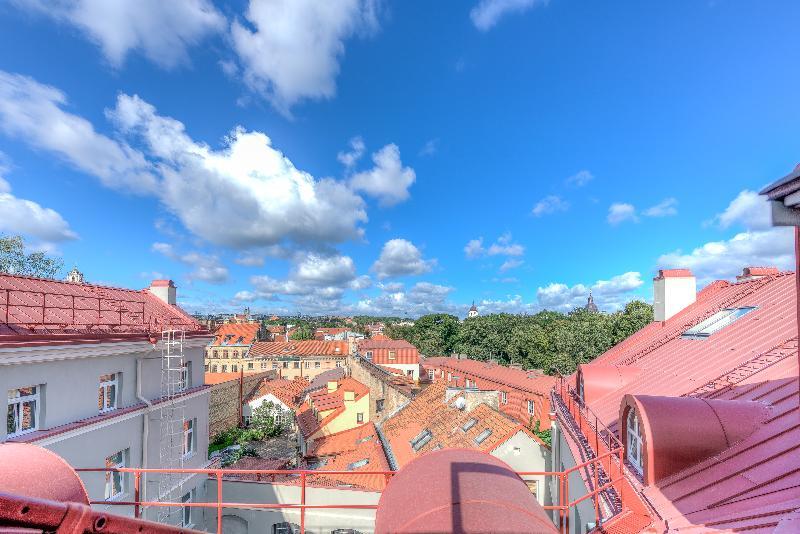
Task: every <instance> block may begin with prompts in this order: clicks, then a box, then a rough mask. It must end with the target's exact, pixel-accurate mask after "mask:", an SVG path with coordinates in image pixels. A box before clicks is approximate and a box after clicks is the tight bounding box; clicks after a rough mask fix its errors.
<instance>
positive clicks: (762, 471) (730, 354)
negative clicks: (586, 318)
mask: <svg viewBox="0 0 800 534" xmlns="http://www.w3.org/2000/svg"><path fill="white" fill-rule="evenodd" d="M745 306H754V307H755V309H754V310H753V311H751V312H749V313H747V314H746V315H743V316H741V317H740V318H739V319H737V320H736V321H734V322H732V323H730V324H728V325H727V326H725V327H724V328H722V329H720V330H718V331H716V332H714V333H712V334H711V335H709V336H708V337H706V338H704V339H688V338H683V337H681V334H682V333H683V332H685V331H686V330H687V329H688V328H690V327H692V326H695V325H697V324H699V323H700V322H701V321H703V320H704V319H706V318H708V317H710V316H711V315H713V314H714V313H716V312H718V311H720V310H722V309H725V308H732V307H734V308H735V307H745ZM796 306H797V295H796V291H795V278H794V277H793V276H791V273H781V274H779V275H771V276H766V277H764V278H758V279H751V280H748V281H742V282H739V283H732V284H724V285H723V284H718V285H717V286H716V287H715V289H714V290H713V292H711V293H708V294H706V295H705V296H704V298H702V299H700V300H698V301H697V302H695V303H694V304H692V305H690V306H688V307H687V308H685V309H684V310H682V311H681V312H679V313H678V314H676V315H675V316H674V317H672V318H670V319H669V320H667V321H665V322H663V323H661V322H658V323H656V322H654V323H651V324H649V325H647V326H646V327H644V328H643V329H642V330H640V331H639V332H637V333H636V334H634V335H632V336H631V337H629V338H628V339H626V340H625V341H623V342H622V343H620V344H618V345H617V346H615V347H613V348H611V349H610V350H608V351H606V352H605V353H604V354H602V355H601V356H599V357H598V358H597V359H596V360H594V361H593V362H591V363H589V364H586V365H584V366H582V369H583V368H592V367H593V366H608V367H613V366H620V367H635V368H636V369H637V371H636V372H635V373H632V374H631V375H630V377H629V378H628V379H626V380H625V381H624V383H621V385H620V387H619V388H618V389H612V390H609V391H604V392H603V394H602V395H600V396H599V397H595V399H594V400H592V398H591V395H588V394H587V403H588V405H589V407H590V408H591V409H592V410H593V411H594V413H596V414H597V415H598V416H599V418H600V419H601V420H602V421H604V422H605V423H606V424H607V425H608V426H609V427H610V428H612V429H618V427H619V426H620V425H619V422H618V418H619V413H620V403H621V402H622V399H623V396H624V395H625V394H631V395H633V396H634V398H635V397H636V396H647V395H649V396H662V397H698V398H701V399H708V400H715V401H719V400H738V401H752V402H757V403H761V404H762V405H763V406H765V407H767V408H768V410H769V415H768V417H767V418H766V419H765V420H763V421H741V422H740V423H741V424H754V428H755V430H754V431H753V432H752V433H751V434H749V435H747V436H746V437H744V438H743V439H741V440H740V441H739V442H738V443H729V444H728V446H727V448H725V449H724V450H722V451H721V452H718V453H716V454H713V455H712V456H711V457H708V458H697V459H696V461H695V462H694V463H693V464H692V465H691V466H690V467H688V468H683V469H681V470H680V471H678V472H676V473H674V474H671V475H669V476H667V477H666V478H662V479H660V480H656V481H655V482H654V483H653V484H651V485H650V486H648V487H646V488H644V489H643V493H644V495H645V496H646V497H647V500H648V502H649V503H650V504H651V505H652V506H653V507H654V508H655V510H656V512H657V513H658V515H659V516H660V518H661V519H663V520H666V521H667V522H668V524H669V527H670V529H671V530H687V531H688V530H693V529H701V530H715V531H716V530H720V531H721V530H724V531H733V530H736V531H739V530H747V529H754V530H753V531H758V532H761V531H764V532H767V531H769V532H772V531H774V529H775V528H776V525H777V524H778V522H780V521H781V520H782V519H784V518H786V517H787V516H788V514H789V513H790V512H791V510H795V509H797V508H800V492H799V491H798V490H797V488H798V487H799V485H800V470H798V469H797V460H796V459H797V451H798V450H800V424H798V421H799V420H800V404H799V403H798V395H797V391H798V365H797V324H796V319H795V317H796ZM586 376H589V374H587V375H586ZM571 380H573V381H574V380H575V375H573V377H571ZM592 387H593V384H592V382H591V379H587V380H585V381H584V388H585V390H586V391H587V392H588V393H590V388H592ZM672 415H673V416H674V414H672ZM669 416H670V413H665V414H662V415H661V416H660V417H669ZM656 423H657V421H656ZM675 423H676V424H677V423H681V421H677V422H675ZM683 423H684V426H685V427H686V431H685V432H682V433H680V435H673V437H672V439H673V440H677V441H676V442H675V446H678V447H679V446H680V440H693V439H702V438H701V437H699V436H703V435H705V433H706V431H705V429H704V428H703V427H704V425H710V426H712V427H716V425H718V423H716V422H714V421H709V420H692V421H688V420H684V421H683ZM648 424H653V423H648ZM726 424H736V421H734V422H733V423H731V422H728V423H726ZM617 433H619V432H617ZM662 439H663V438H662ZM686 449H687V450H689V449H692V450H694V449H696V447H686ZM757 528H758V529H760V530H757ZM634 532H635V531H634Z"/></svg>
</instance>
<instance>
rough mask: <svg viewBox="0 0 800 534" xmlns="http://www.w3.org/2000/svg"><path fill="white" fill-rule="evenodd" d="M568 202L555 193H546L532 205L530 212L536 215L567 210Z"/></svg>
mask: <svg viewBox="0 0 800 534" xmlns="http://www.w3.org/2000/svg"><path fill="white" fill-rule="evenodd" d="M568 209H569V202H567V201H566V200H564V199H563V198H561V197H559V196H557V195H548V196H546V197H544V198H543V199H542V200H540V201H539V202H537V203H536V205H534V206H533V210H531V213H532V214H533V215H534V216H536V217H541V216H542V215H549V214H551V213H556V212H558V211H567V210H568Z"/></svg>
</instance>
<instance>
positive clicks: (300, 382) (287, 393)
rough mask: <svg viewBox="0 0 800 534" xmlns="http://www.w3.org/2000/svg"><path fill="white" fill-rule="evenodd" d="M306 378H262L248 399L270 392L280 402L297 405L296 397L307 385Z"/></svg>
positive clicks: (292, 405) (293, 406)
mask: <svg viewBox="0 0 800 534" xmlns="http://www.w3.org/2000/svg"><path fill="white" fill-rule="evenodd" d="M308 384H309V382H308V380H306V379H305V378H303V377H297V378H295V379H294V380H287V379H285V378H276V379H275V380H264V381H263V382H262V383H261V385H260V386H259V387H258V390H256V392H255V393H253V395H252V396H251V397H250V399H248V400H253V399H258V398H261V397H263V396H264V395H268V394H270V393H272V394H273V395H274V396H275V397H277V398H278V400H280V401H281V402H282V403H284V404H285V405H286V406H288V407H290V408H295V407H297V405H298V402H297V398H298V396H299V395H300V394H301V393H302V392H303V390H304V389H305V388H307V387H308Z"/></svg>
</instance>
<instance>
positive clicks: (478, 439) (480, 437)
mask: <svg viewBox="0 0 800 534" xmlns="http://www.w3.org/2000/svg"><path fill="white" fill-rule="evenodd" d="M491 435H492V431H491V430H490V429H488V428H487V429H486V430H484V431H483V432H481V433H480V434H478V435H477V436H475V443H477V444H478V445H480V444H481V443H483V442H484V441H486V438H488V437H489V436H491Z"/></svg>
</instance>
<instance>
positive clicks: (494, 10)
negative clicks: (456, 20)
mask: <svg viewBox="0 0 800 534" xmlns="http://www.w3.org/2000/svg"><path fill="white" fill-rule="evenodd" d="M547 2H548V0H481V1H480V2H479V3H478V5H476V6H475V7H473V8H472V10H471V11H470V12H469V16H470V18H471V19H472V23H473V24H474V25H475V27H476V28H478V29H479V30H481V31H484V32H485V31H488V30H490V29H491V28H493V27H494V26H495V25H496V24H497V23H498V22H499V21H500V19H501V18H503V17H504V16H506V15H509V14H511V13H522V12H524V11H527V10H528V9H530V8H532V7H533V6H536V5H547Z"/></svg>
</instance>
